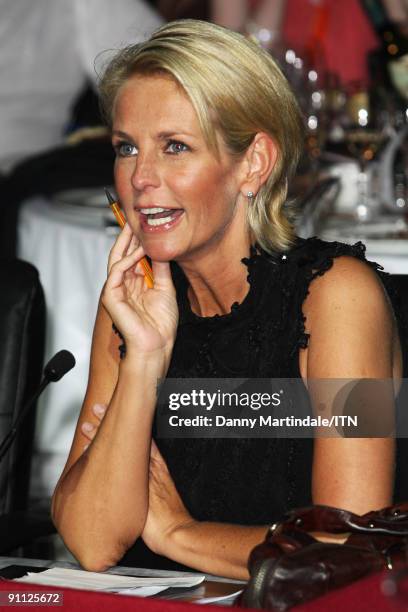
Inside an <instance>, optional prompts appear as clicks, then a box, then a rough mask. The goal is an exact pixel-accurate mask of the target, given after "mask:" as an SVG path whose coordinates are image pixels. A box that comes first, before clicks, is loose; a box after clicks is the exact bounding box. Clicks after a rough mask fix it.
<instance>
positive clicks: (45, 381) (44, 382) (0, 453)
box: [0, 377, 51, 463]
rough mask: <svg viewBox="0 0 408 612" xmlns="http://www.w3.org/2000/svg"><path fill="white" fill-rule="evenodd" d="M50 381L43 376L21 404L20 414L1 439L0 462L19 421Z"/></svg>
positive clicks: (12, 438)
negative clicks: (27, 399) (23, 404)
mask: <svg viewBox="0 0 408 612" xmlns="http://www.w3.org/2000/svg"><path fill="white" fill-rule="evenodd" d="M50 382H51V381H50V380H49V379H48V378H46V377H44V378H43V379H42V381H41V383H40V386H39V387H38V389H37V391H36V392H35V393H34V395H33V397H32V398H31V399H30V400H29V401H28V402H27V404H26V405H25V406H23V409H22V410H21V412H20V414H18V415H17V417H16V419H15V421H14V423H13V425H12V427H11V429H10V431H9V432H8V434H7V435H6V437H5V438H4V439H3V441H2V442H1V444H0V463H1V462H2V461H3V459H4V457H5V455H6V454H7V451H8V449H9V448H10V446H11V445H12V444H13V441H14V438H15V437H16V435H17V432H18V428H19V425H20V423H21V422H22V421H23V420H24V418H25V416H26V414H27V413H28V411H29V410H30V408H31V406H32V405H33V404H34V403H35V402H36V401H37V399H38V398H39V396H40V395H41V393H42V392H43V391H44V389H45V387H46V386H47V385H48V384H49V383H50Z"/></svg>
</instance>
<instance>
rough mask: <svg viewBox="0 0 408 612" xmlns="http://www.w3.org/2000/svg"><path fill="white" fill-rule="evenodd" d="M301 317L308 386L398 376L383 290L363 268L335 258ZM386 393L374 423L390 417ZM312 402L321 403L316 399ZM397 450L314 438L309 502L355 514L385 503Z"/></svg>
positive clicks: (390, 445)
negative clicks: (306, 342) (316, 381)
mask: <svg viewBox="0 0 408 612" xmlns="http://www.w3.org/2000/svg"><path fill="white" fill-rule="evenodd" d="M304 313H305V315H306V320H307V328H308V331H309V333H310V343H309V347H308V350H307V355H306V356H307V363H305V360H304V361H303V370H304V371H306V376H307V379H308V380H310V379H341V378H343V379H359V378H371V379H379V380H387V379H388V380H391V379H393V378H394V379H397V378H398V377H400V376H401V374H402V359H401V349H400V345H399V338H398V331H397V326H396V322H395V320H394V317H393V313H392V309H391V307H390V304H389V301H388V297H387V295H386V293H385V290H384V288H383V286H382V284H381V282H380V281H379V279H378V277H377V275H376V274H375V273H374V272H373V271H372V270H371V269H370V268H369V266H368V265H366V264H364V263H363V262H360V261H358V260H356V259H354V258H349V257H341V258H339V259H336V260H334V263H333V267H332V269H331V270H329V271H328V272H326V274H325V275H324V276H322V277H318V278H317V279H316V280H315V281H313V283H312V284H311V287H310V293H309V296H308V298H307V300H306V302H305V305H304ZM385 384H386V383H384V389H385V388H386V387H385ZM312 385H313V383H312ZM309 386H310V384H309ZM388 389H389V394H388V396H387V397H385V398H383V402H382V404H381V406H378V405H377V406H376V405H375V402H374V401H371V403H372V414H371V415H370V414H368V415H367V416H368V417H369V418H371V417H372V418H376V417H377V411H378V410H382V411H383V415H382V418H383V420H384V423H385V421H386V419H389V418H390V417H391V419H392V417H393V410H394V401H393V400H394V397H393V389H392V385H390V386H389V387H388ZM313 399H314V404H315V405H318V403H319V397H314V398H313ZM374 399H376V398H374ZM368 409H369V407H368ZM391 412H392V414H390V413H391ZM384 431H386V427H384ZM394 446H395V441H394V439H393V438H391V437H387V438H384V437H371V438H369V437H367V438H340V437H337V438H331V437H317V438H316V440H315V445H314V461H313V491H312V493H313V501H314V503H317V504H328V505H332V506H338V507H341V508H347V509H349V510H352V511H354V512H356V513H359V514H363V513H365V512H368V511H369V510H372V509H377V508H381V507H384V506H386V505H388V504H390V503H391V502H392V491H393V477H394V476H393V475H394Z"/></svg>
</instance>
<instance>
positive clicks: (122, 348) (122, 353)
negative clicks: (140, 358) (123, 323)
mask: <svg viewBox="0 0 408 612" xmlns="http://www.w3.org/2000/svg"><path fill="white" fill-rule="evenodd" d="M112 329H113V331H114V332H115V334H116V335H117V336H119V338H120V339H121V340H122V344H120V345H119V346H118V349H119V357H120V358H121V359H123V358H124V357H125V355H126V344H125V339H124V338H123V336H122V334H121V333H120V331H119V330H118V328H117V327H116V325H115V324H114V323H112Z"/></svg>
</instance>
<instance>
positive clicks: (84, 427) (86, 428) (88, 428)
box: [82, 423, 95, 432]
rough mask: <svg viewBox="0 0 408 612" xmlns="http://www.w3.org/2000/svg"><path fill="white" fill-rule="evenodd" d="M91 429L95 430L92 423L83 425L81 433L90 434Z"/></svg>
mask: <svg viewBox="0 0 408 612" xmlns="http://www.w3.org/2000/svg"><path fill="white" fill-rule="evenodd" d="M93 429H95V427H94V426H93V425H92V423H84V424H83V425H82V431H87V432H91V431H92V430H93Z"/></svg>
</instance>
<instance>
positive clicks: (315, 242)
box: [292, 238, 400, 354]
mask: <svg viewBox="0 0 408 612" xmlns="http://www.w3.org/2000/svg"><path fill="white" fill-rule="evenodd" d="M308 243H309V246H310V250H309V253H308V254H307V255H306V256H305V257H303V258H302V259H301V260H299V265H300V266H304V265H308V268H309V269H308V270H307V271H306V274H305V277H304V284H303V289H302V293H301V299H300V301H299V308H300V310H299V313H298V315H299V316H298V318H297V321H298V334H297V336H298V340H297V343H296V345H295V346H294V348H293V350H292V354H293V353H295V352H297V351H298V350H299V349H305V348H307V347H308V344H309V338H310V334H308V333H306V331H305V324H306V317H305V315H304V314H303V304H304V302H305V300H306V298H307V296H308V295H309V291H310V283H311V282H312V281H313V280H314V279H315V278H317V277H319V276H323V275H324V274H325V273H326V272H327V271H328V270H330V268H331V267H332V266H333V261H334V259H335V258H336V257H341V256H343V255H348V256H351V257H355V258H356V259H359V260H360V261H364V262H365V263H366V264H368V265H369V266H370V268H372V269H373V270H374V271H375V272H376V273H377V274H378V275H379V277H380V279H381V281H382V282H383V285H384V287H385V289H386V290H387V293H388V294H389V296H390V299H391V301H392V302H393V305H394V312H395V300H394V299H393V297H394V296H395V295H396V292H395V289H394V288H393V285H392V283H391V282H390V280H391V279H390V277H389V274H388V273H387V272H384V268H383V267H382V266H380V264H378V263H375V262H373V261H369V260H367V259H366V255H365V253H366V247H365V245H364V244H363V243H362V242H360V241H359V242H356V243H355V244H344V243H342V242H323V241H322V240H320V239H319V238H310V239H309V241H308ZM395 314H396V317H397V319H398V320H400V317H399V313H398V312H396V313H395Z"/></svg>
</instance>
